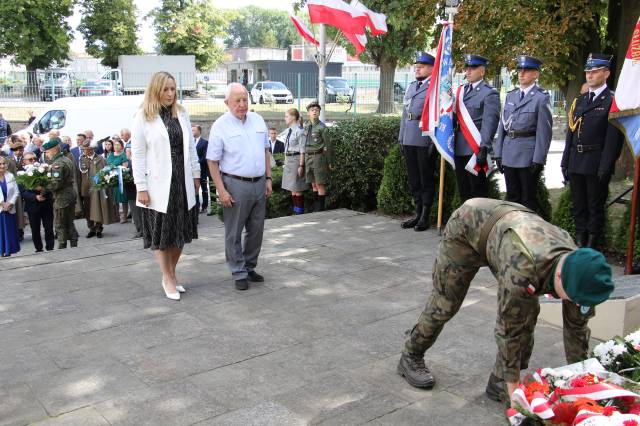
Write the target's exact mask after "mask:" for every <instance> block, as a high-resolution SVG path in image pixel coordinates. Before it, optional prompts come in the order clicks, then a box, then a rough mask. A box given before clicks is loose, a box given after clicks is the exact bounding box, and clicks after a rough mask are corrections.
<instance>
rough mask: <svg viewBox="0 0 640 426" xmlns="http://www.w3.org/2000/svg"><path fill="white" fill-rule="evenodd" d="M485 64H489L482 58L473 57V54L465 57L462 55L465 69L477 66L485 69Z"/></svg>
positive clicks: (478, 56)
mask: <svg viewBox="0 0 640 426" xmlns="http://www.w3.org/2000/svg"><path fill="white" fill-rule="evenodd" d="M487 64H489V60H488V59H487V58H485V57H484V56H480V55H475V54H473V53H467V54H466V55H464V66H465V67H477V66H483V67H486V66H487Z"/></svg>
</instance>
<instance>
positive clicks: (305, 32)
mask: <svg viewBox="0 0 640 426" xmlns="http://www.w3.org/2000/svg"><path fill="white" fill-rule="evenodd" d="M289 17H290V18H291V20H292V21H293V25H294V26H295V27H296V30H298V32H299V33H300V35H301V36H302V38H304V39H305V40H307V41H308V42H309V43H313V44H315V45H316V46H317V45H319V44H320V42H319V41H318V40H316V39H315V37H313V33H312V32H311V31H309V28H307V26H306V25H305V24H304V22H302V21H301V20H300V18H298V17H297V16H295V15H293V14H291V13H289Z"/></svg>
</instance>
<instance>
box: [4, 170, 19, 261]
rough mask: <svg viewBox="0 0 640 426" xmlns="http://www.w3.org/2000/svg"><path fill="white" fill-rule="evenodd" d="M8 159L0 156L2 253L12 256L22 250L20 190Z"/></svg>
mask: <svg viewBox="0 0 640 426" xmlns="http://www.w3.org/2000/svg"><path fill="white" fill-rule="evenodd" d="M7 166H8V161H7V159H6V158H4V157H0V255H1V256H2V257H8V256H11V255H12V254H13V253H17V252H19V251H20V241H19V239H18V223H17V220H16V200H17V199H18V197H19V196H20V190H19V189H18V184H17V183H16V178H15V176H14V175H13V173H11V172H9V171H8V170H7V168H8V167H7Z"/></svg>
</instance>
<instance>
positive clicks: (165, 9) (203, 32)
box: [150, 0, 226, 71]
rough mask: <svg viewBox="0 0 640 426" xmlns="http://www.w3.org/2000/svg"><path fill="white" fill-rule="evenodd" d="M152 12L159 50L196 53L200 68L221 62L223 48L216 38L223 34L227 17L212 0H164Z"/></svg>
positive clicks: (171, 53) (168, 53) (173, 53)
mask: <svg viewBox="0 0 640 426" xmlns="http://www.w3.org/2000/svg"><path fill="white" fill-rule="evenodd" d="M150 16H151V18H153V21H154V26H155V28H156V37H157V39H158V50H159V51H160V53H162V54H166V55H195V57H196V67H197V68H198V70H201V71H202V70H208V69H211V68H213V67H215V66H216V65H217V64H219V63H221V62H222V60H223V56H224V52H223V49H222V47H221V46H220V45H218V43H217V40H216V39H219V38H222V37H223V36H224V28H225V24H226V21H225V18H224V15H223V13H222V12H220V11H219V10H217V9H216V8H214V7H213V5H212V4H211V1H210V0H182V1H180V0H164V1H163V2H162V5H161V6H160V7H157V8H156V9H154V10H153V11H152V12H151V13H150Z"/></svg>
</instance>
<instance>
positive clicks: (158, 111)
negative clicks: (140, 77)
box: [131, 71, 200, 300]
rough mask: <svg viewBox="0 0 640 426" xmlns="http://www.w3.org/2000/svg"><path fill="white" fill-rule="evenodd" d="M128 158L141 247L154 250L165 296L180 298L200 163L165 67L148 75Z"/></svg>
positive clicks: (194, 235) (191, 236) (194, 223)
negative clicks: (182, 258) (182, 265)
mask: <svg viewBox="0 0 640 426" xmlns="http://www.w3.org/2000/svg"><path fill="white" fill-rule="evenodd" d="M131 163H132V169H133V179H134V182H135V185H136V188H137V190H138V196H137V202H136V204H137V205H138V206H140V207H143V210H142V238H143V241H144V248H151V249H152V250H154V253H155V255H156V259H157V261H158V265H159V266H160V270H161V271H162V288H163V289H164V292H165V295H166V296H167V298H169V299H171V300H180V293H183V292H184V291H185V289H184V287H183V286H181V285H178V281H177V278H176V266H177V264H178V260H179V259H180V255H181V254H182V249H183V247H184V245H185V244H186V243H190V242H191V240H192V239H194V238H198V229H197V224H198V212H197V209H196V208H195V205H196V193H197V192H198V190H199V189H200V164H199V163H198V155H197V154H196V145H195V142H194V140H193V135H192V134H191V122H190V121H189V116H188V114H187V111H186V110H185V109H184V108H183V107H182V106H180V105H179V104H178V103H177V102H176V81H175V78H173V76H172V75H171V74H169V73H167V72H164V71H161V72H158V73H155V74H154V75H153V76H152V77H151V81H150V82H149V85H148V86H147V90H146V91H145V94H144V101H143V103H142V106H141V107H140V109H139V110H138V112H137V113H136V115H135V116H134V118H133V125H132V126H131Z"/></svg>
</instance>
